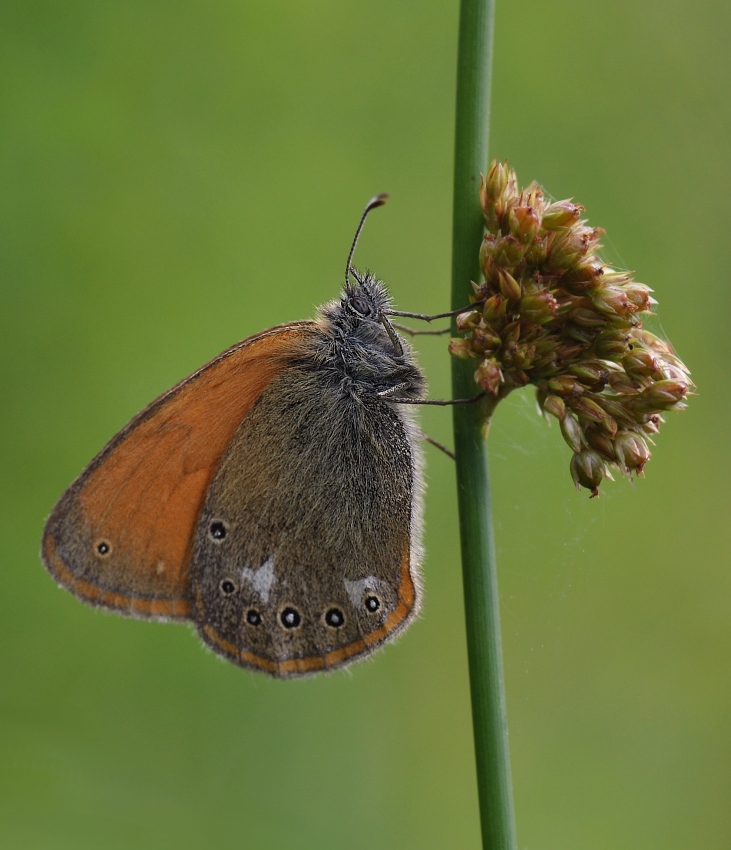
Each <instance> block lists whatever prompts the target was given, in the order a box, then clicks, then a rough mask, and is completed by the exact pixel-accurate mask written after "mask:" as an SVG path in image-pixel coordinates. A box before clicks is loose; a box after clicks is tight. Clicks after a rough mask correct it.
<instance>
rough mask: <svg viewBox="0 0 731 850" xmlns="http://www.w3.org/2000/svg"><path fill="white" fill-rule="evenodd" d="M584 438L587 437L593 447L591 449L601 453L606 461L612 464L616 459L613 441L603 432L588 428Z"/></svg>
mask: <svg viewBox="0 0 731 850" xmlns="http://www.w3.org/2000/svg"><path fill="white" fill-rule="evenodd" d="M615 424H616V423H615ZM584 436H585V437H586V442H587V443H588V444H589V445H590V446H591V448H592V449H594V451H596V452H599V454H600V455H601V456H602V457H603V458H606V460H608V461H610V462H611V461H614V460H615V459H616V454H615V453H614V442H613V441H612V438H611V437H608V436H607V435H606V434H605V433H604V432H603V431H599V430H598V429H596V428H588V429H587V430H586V431H585V432H584Z"/></svg>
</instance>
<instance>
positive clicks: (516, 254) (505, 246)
mask: <svg viewBox="0 0 731 850" xmlns="http://www.w3.org/2000/svg"><path fill="white" fill-rule="evenodd" d="M483 244H484V243H483ZM525 248H526V246H525V245H521V244H520V242H519V241H518V240H517V239H516V238H515V236H503V237H502V238H500V239H498V240H497V242H496V243H495V246H494V248H493V249H492V251H490V250H489V249H488V254H490V255H491V256H492V258H493V260H495V262H496V263H497V264H498V265H499V266H503V267H507V268H514V267H515V266H517V265H518V263H519V262H520V261H521V260H522V259H523V254H525Z"/></svg>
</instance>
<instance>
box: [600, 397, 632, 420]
mask: <svg viewBox="0 0 731 850" xmlns="http://www.w3.org/2000/svg"><path fill="white" fill-rule="evenodd" d="M599 404H601V406H602V408H603V409H604V410H605V411H606V412H607V415H608V417H611V418H612V419H613V420H614V421H615V422H618V423H619V424H620V425H622V426H624V427H625V428H631V427H632V426H634V425H635V424H636V421H637V420H636V418H635V415H634V412H633V411H632V410H630V409H629V408H627V407H626V406H625V405H624V404H623V403H622V402H621V401H619V400H618V399H616V398H607V397H606V396H599Z"/></svg>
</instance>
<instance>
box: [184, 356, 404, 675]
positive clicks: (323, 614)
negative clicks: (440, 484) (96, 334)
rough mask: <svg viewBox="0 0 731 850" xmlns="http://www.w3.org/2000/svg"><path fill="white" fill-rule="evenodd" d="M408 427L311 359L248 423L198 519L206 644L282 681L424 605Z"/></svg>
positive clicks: (357, 651) (265, 398)
mask: <svg viewBox="0 0 731 850" xmlns="http://www.w3.org/2000/svg"><path fill="white" fill-rule="evenodd" d="M417 451H418V448H417V446H416V445H415V441H414V440H413V438H412V437H411V435H410V431H409V427H408V421H406V420H405V419H404V417H403V415H402V414H401V413H400V412H398V411H397V410H396V409H395V408H394V406H393V405H390V404H389V403H388V402H386V401H385V400H382V399H380V398H377V397H375V396H374V397H370V398H357V399H356V398H354V397H351V396H348V395H347V394H344V393H343V389H342V388H341V387H339V386H337V385H334V384H332V382H330V381H329V379H328V376H327V374H326V373H323V372H322V371H319V370H318V369H317V368H316V366H315V365H312V364H308V362H307V360H306V359H305V360H304V361H303V362H302V363H300V364H299V365H297V366H292V367H290V368H288V369H287V370H286V371H283V372H281V373H280V374H279V375H278V376H277V377H276V378H275V379H274V380H273V381H272V382H271V383H270V384H269V385H268V386H267V387H266V389H265V390H264V391H263V392H262V394H261V397H260V398H259V401H258V403H257V404H256V406H255V407H254V408H253V409H252V411H251V413H250V415H249V416H247V417H246V419H245V420H244V421H243V422H242V423H241V425H240V426H239V428H238V430H237V432H236V435H235V436H234V438H233V440H232V442H231V445H230V447H229V449H228V451H227V452H226V454H225V456H224V458H223V460H222V461H221V464H220V466H219V468H218V471H217V473H216V475H215V477H214V478H213V480H212V482H211V485H210V488H209V491H208V496H207V498H206V501H205V504H204V506H203V509H202V511H201V515H200V520H199V524H198V531H197V535H196V540H195V549H194V553H193V559H192V567H191V580H192V588H193V599H194V607H195V611H194V619H195V620H196V622H197V625H198V629H199V631H200V633H201V636H202V637H203V639H204V640H205V641H206V642H207V643H209V645H211V646H212V647H213V648H214V649H215V650H216V651H217V652H219V653H221V654H222V655H224V656H225V657H227V658H228V659H229V660H231V661H234V662H235V663H237V664H240V665H242V666H244V667H250V668H254V669H260V670H264V671H266V672H269V673H271V674H273V675H276V676H283V677H286V676H296V675H302V674H305V673H310V672H315V671H317V670H322V669H325V668H333V667H337V666H340V665H342V664H345V663H347V662H348V661H349V660H352V659H353V658H355V657H358V656H361V655H365V654H367V653H368V652H370V651H371V650H372V649H374V648H375V647H376V646H378V645H379V644H381V643H383V642H385V641H386V640H388V639H389V638H391V637H393V636H394V635H395V634H396V633H398V632H399V631H400V630H401V629H402V628H403V627H404V626H405V625H406V624H407V623H408V622H409V621H410V619H411V618H412V617H413V615H414V614H415V613H416V610H417V607H418V599H417V595H418V588H417V579H416V575H415V572H416V564H415V560H416V553H415V552H412V521H413V515H414V510H415V501H416V499H417V496H418V494H417V482H416V481H415V480H414V479H415V472H414V470H415V463H414V453H416V452H417Z"/></svg>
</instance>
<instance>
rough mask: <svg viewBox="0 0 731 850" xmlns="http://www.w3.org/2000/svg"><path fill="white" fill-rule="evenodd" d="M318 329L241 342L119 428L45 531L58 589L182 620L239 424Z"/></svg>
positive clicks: (281, 330)
mask: <svg viewBox="0 0 731 850" xmlns="http://www.w3.org/2000/svg"><path fill="white" fill-rule="evenodd" d="M315 327H316V326H315V324H314V323H313V322H295V323H292V324H289V325H282V326H280V327H277V328H272V329H271V330H268V331H264V332H263V333H261V334H258V335H257V336H254V337H250V338H249V339H247V340H244V341H243V342H241V343H239V344H238V345H235V346H234V347H233V348H230V349H229V350H228V351H225V352H224V353H223V354H220V355H219V356H218V357H217V358H216V359H215V360H212V361H211V362H210V363H208V364H207V365H206V366H203V367H202V368H201V369H199V370H198V371H197V372H195V373H194V374H193V375H191V376H190V377H188V378H186V379H185V380H184V381H182V382H181V383H180V384H178V385H177V386H175V387H173V389H171V390H169V391H168V392H167V393H165V394H164V395H162V396H160V398H158V399H157V400H156V401H154V402H153V403H152V404H151V405H149V407H147V408H146V409H145V410H143V411H142V412H141V413H140V414H138V415H137V416H136V417H135V418H134V419H133V420H132V421H131V422H130V423H129V424H128V425H127V426H126V427H125V428H124V429H122V431H120V432H119V434H117V436H116V437H114V439H113V440H112V441H111V442H110V443H109V444H108V445H107V446H106V448H104V449H103V450H102V452H101V453H100V454H99V455H98V456H97V457H96V458H95V459H94V460H93V461H92V462H91V463H90V464H89V466H88V467H87V468H86V469H85V470H84V471H83V472H82V473H81V475H80V476H79V478H78V479H77V480H76V481H75V482H74V483H73V484H72V485H71V487H70V488H69V489H68V490H67V491H66V493H65V494H64V495H63V496H62V497H61V499H60V500H59V502H58V504H57V505H56V507H55V509H54V511H53V513H52V514H51V516H50V518H49V520H48V522H47V523H46V528H45V531H44V536H43V549H42V557H43V561H44V563H45V565H46V567H47V568H48V570H49V571H50V573H51V574H52V575H53V576H54V577H55V578H56V579H57V581H59V582H60V583H61V584H62V585H64V586H65V587H66V588H68V589H69V590H70V591H72V592H73V593H75V594H76V595H77V596H79V597H81V598H82V599H84V600H85V601H87V602H91V603H93V604H95V605H103V606H105V607H108V608H113V609H116V610H119V611H121V612H123V613H128V614H133V615H136V616H143V617H182V618H185V617H189V616H190V614H191V600H190V588H189V567H190V558H191V552H192V544H193V540H194V537H195V532H196V524H197V519H198V515H199V513H200V510H201V506H202V505H203V502H204V500H205V497H206V493H207V491H208V487H209V485H210V482H211V480H212V479H213V476H214V475H215V473H216V469H217V468H218V464H219V462H220V460H221V457H222V455H223V454H224V452H225V451H226V448H227V447H228V445H229V443H230V442H231V439H232V438H233V436H234V433H235V432H236V429H237V428H238V426H239V425H240V424H241V422H242V421H243V419H244V418H245V417H246V415H247V414H248V412H249V411H250V410H251V408H252V406H253V405H254V403H255V402H256V400H257V399H258V398H259V396H260V395H261V393H262V391H263V390H264V388H265V387H266V386H267V385H268V384H269V383H270V381H271V380H272V379H273V378H274V377H275V376H276V375H277V374H278V373H279V372H280V371H281V370H282V369H283V368H284V367H285V366H286V365H287V363H288V362H290V361H291V360H292V358H294V357H296V356H297V355H298V353H299V349H300V346H301V344H302V343H303V342H304V341H305V340H307V339H308V338H311V335H312V334H313V333H316V330H315ZM100 544H103V546H104V545H105V546H106V547H107V549H108V551H107V553H106V554H105V555H103V556H102V555H100V554H99V548H98V547H99V545H100ZM103 546H102V548H103Z"/></svg>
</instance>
